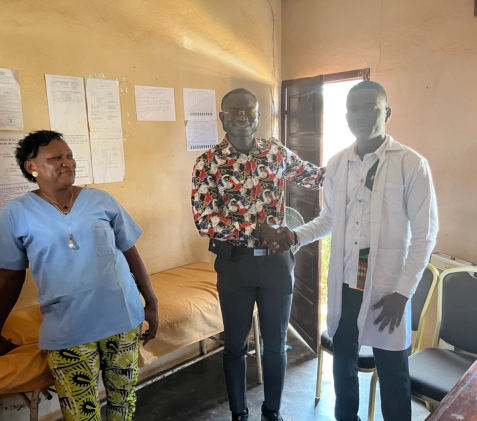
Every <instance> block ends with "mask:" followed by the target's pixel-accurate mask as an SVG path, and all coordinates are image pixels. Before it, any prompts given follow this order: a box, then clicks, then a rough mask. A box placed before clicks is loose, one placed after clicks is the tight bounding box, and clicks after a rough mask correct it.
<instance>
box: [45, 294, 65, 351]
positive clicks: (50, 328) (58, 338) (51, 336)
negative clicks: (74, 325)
mask: <svg viewBox="0 0 477 421" xmlns="http://www.w3.org/2000/svg"><path fill="white" fill-rule="evenodd" d="M68 306H69V302H68V301H57V302H54V303H51V304H48V305H45V306H43V307H40V311H41V314H42V315H43V323H42V324H41V334H40V335H41V341H42V342H44V343H64V342H66V341H68V339H69V338H70V335H71V320H70V315H69V314H68Z"/></svg>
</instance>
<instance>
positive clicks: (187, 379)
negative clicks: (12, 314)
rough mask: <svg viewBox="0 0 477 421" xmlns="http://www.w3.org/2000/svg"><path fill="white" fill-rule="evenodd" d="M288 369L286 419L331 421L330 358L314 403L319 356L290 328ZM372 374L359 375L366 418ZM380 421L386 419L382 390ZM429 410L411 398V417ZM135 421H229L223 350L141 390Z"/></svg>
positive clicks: (256, 415) (418, 418) (252, 374)
mask: <svg viewBox="0 0 477 421" xmlns="http://www.w3.org/2000/svg"><path fill="white" fill-rule="evenodd" d="M288 343H289V344H290V345H291V346H292V349H291V350H289V351H288V369H287V377H286V383H285V390H284V394H283V404H282V415H283V418H284V420H285V421H313V420H320V421H332V420H334V416H333V407H334V392H333V379H332V372H331V364H332V357H331V356H329V355H325V360H324V375H323V388H322V397H321V399H320V401H319V403H318V404H317V405H316V406H315V381H316V366H317V358H316V355H315V354H314V353H313V352H312V351H311V350H310V349H309V348H308V346H307V345H306V344H305V343H304V342H303V341H302V340H301V339H300V338H299V337H298V336H297V335H296V334H295V333H294V331H293V329H290V331H289V341H288ZM256 379H257V377H256V364H255V359H254V358H249V365H248V372H247V384H248V399H249V402H248V405H249V410H250V421H259V420H260V406H261V403H262V399H263V391H262V386H261V385H259V384H257V381H256ZM370 379H371V375H370V374H366V373H360V383H361V406H360V411H359V415H360V417H361V419H362V420H363V421H365V420H366V419H367V411H368V396H369V381H370ZM376 405H377V410H376V416H375V418H374V419H375V420H376V421H382V420H383V418H382V415H381V410H380V399H379V392H378V397H377V404H376ZM428 415H429V413H428V411H427V410H426V408H425V407H424V406H423V405H421V404H419V403H417V402H413V417H412V419H413V421H423V420H424V419H425V418H426V417H427V416H428ZM134 419H135V421H158V420H161V421H162V420H170V421H182V420H191V421H192V420H193V421H219V420H220V421H223V420H225V421H227V420H230V419H231V417H230V412H229V408H228V402H227V395H226V391H225V383H224V378H223V373H222V354H221V353H219V354H216V355H214V356H211V357H210V358H207V359H205V360H203V361H201V362H198V363H196V364H194V365H192V366H190V367H188V368H186V369H184V370H182V371H180V372H178V373H175V374H173V375H171V376H169V377H167V378H165V379H163V380H161V381H159V382H157V383H154V384H152V385H150V386H148V387H146V388H144V389H141V390H140V391H139V392H138V406H137V411H136V417H135V418H134Z"/></svg>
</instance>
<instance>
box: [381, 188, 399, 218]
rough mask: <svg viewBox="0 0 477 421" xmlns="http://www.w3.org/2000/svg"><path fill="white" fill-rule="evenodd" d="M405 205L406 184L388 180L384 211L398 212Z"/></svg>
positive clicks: (385, 190) (385, 189)
mask: <svg viewBox="0 0 477 421" xmlns="http://www.w3.org/2000/svg"><path fill="white" fill-rule="evenodd" d="M403 207H404V185H402V184H397V183H389V182H386V186H385V188H384V202H383V208H384V209H383V212H389V213H396V212H400V211H402V210H403Z"/></svg>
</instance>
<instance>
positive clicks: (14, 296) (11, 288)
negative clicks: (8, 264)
mask: <svg viewBox="0 0 477 421" xmlns="http://www.w3.org/2000/svg"><path fill="white" fill-rule="evenodd" d="M25 274H26V271H25V270H8V269H0V333H1V331H2V329H3V326H4V325H5V322H6V320H7V317H8V316H9V314H10V312H11V311H12V309H13V307H14V306H15V304H16V302H17V301H18V297H19V296H20V292H21V290H22V287H23V284H24V282H25Z"/></svg>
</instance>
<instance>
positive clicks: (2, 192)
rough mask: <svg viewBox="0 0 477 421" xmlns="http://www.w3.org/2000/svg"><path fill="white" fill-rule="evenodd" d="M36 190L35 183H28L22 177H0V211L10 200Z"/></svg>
mask: <svg viewBox="0 0 477 421" xmlns="http://www.w3.org/2000/svg"><path fill="white" fill-rule="evenodd" d="M37 188H38V186H37V185H36V184H35V183H30V182H29V181H28V180H27V179H26V178H24V177H19V176H16V175H12V176H7V177H0V211H1V210H2V209H3V208H4V207H5V205H6V204H7V203H8V202H10V201H11V200H13V199H16V198H18V197H20V196H23V195H24V194H25V193H27V192H29V191H32V190H35V189H37Z"/></svg>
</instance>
